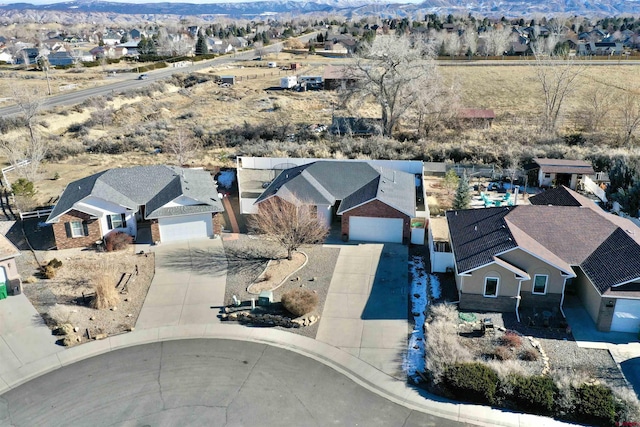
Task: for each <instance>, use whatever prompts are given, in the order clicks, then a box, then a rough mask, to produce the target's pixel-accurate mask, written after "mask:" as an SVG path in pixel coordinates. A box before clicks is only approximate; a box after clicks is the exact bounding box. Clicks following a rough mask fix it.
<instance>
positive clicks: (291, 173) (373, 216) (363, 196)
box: [255, 160, 416, 243]
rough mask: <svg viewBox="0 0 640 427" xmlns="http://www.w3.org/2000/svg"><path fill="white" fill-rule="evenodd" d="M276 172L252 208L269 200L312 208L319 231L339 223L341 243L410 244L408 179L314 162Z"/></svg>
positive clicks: (365, 166) (378, 169)
mask: <svg viewBox="0 0 640 427" xmlns="http://www.w3.org/2000/svg"><path fill="white" fill-rule="evenodd" d="M279 172H280V173H279V174H278V175H277V176H276V177H275V178H274V179H273V180H272V181H271V182H270V183H269V184H268V186H267V187H266V189H265V190H264V191H263V192H262V194H260V196H259V197H258V198H257V200H256V201H255V204H256V205H258V206H259V205H260V203H261V202H263V201H265V200H268V199H269V198H271V197H279V198H280V199H282V200H284V201H287V202H290V203H294V204H300V203H304V204H311V205H314V206H315V207H316V211H317V215H318V221H320V222H321V223H323V224H324V225H326V226H330V225H331V223H332V222H333V220H334V219H338V218H339V220H340V223H341V232H342V236H343V239H344V240H357V241H373V242H392V243H408V242H409V239H410V238H411V220H412V218H414V217H415V216H416V178H415V176H414V175H413V174H411V173H407V172H403V171H400V170H396V169H391V168H387V167H384V166H374V165H372V164H370V163H367V162H358V161H350V162H347V161H338V160H317V161H313V162H311V163H306V164H302V165H298V166H293V167H290V168H287V169H284V170H282V171H279Z"/></svg>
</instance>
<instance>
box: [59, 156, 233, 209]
mask: <svg viewBox="0 0 640 427" xmlns="http://www.w3.org/2000/svg"><path fill="white" fill-rule="evenodd" d="M89 196H94V197H98V198H101V199H104V200H108V201H111V202H113V203H117V204H119V205H121V206H126V207H128V208H131V209H137V208H138V206H143V205H144V206H145V208H146V209H145V213H146V218H147V219H152V218H160V217H165V216H174V215H187V214H193V213H204V212H222V211H223V210H224V209H223V207H222V204H221V203H220V200H219V199H218V191H217V189H216V186H215V183H214V182H213V178H212V177H211V174H210V173H209V172H207V171H204V170H196V169H185V168H179V167H174V166H164V165H154V166H135V167H131V168H118V169H109V170H107V171H103V172H99V173H97V174H94V175H91V176H88V177H85V178H82V179H79V180H77V181H74V182H72V183H71V184H69V185H68V186H67V187H66V188H65V190H64V191H63V193H62V195H61V196H60V200H59V201H58V203H57V204H56V206H55V207H54V209H53V211H52V212H51V214H50V215H49V218H47V222H55V221H56V220H57V218H58V217H60V216H61V215H63V214H64V213H65V212H68V211H69V210H71V209H72V208H73V207H74V205H75V204H76V203H77V202H79V201H81V200H83V199H85V198H87V197H89ZM180 196H186V197H189V198H191V199H194V200H197V201H198V202H199V204H196V205H192V206H176V207H169V208H162V206H164V205H165V204H167V203H168V202H170V201H172V200H175V199H176V198H178V197H180Z"/></svg>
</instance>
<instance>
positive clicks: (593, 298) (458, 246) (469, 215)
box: [446, 187, 640, 333]
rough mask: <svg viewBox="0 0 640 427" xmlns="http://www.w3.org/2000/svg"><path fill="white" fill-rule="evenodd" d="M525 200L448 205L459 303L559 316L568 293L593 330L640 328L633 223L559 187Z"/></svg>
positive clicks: (639, 270)
mask: <svg viewBox="0 0 640 427" xmlns="http://www.w3.org/2000/svg"><path fill="white" fill-rule="evenodd" d="M531 203H532V204H531V205H518V206H513V207H500V208H487V209H471V210H459V211H449V212H447V214H446V218H447V223H448V226H449V232H450V236H451V249H452V252H453V255H454V265H455V277H456V285H457V289H458V293H459V297H460V308H462V309H468V310H480V311H501V312H509V311H513V312H515V313H516V314H518V313H519V310H520V309H521V308H524V307H529V308H539V309H543V310H548V311H549V312H557V313H559V314H562V315H563V312H562V307H563V303H564V299H565V295H566V294H567V290H568V289H569V290H571V291H574V292H575V293H576V294H577V295H578V296H579V298H580V300H581V301H582V303H583V304H584V306H585V308H586V310H587V311H588V312H589V314H590V316H591V318H592V319H593V321H594V322H595V324H596V327H597V328H598V330H600V331H620V332H633V333H637V332H638V331H639V330H640V228H639V227H638V226H636V225H635V224H634V223H633V222H632V221H630V220H628V219H625V218H622V217H618V216H616V215H613V214H610V213H607V212H605V211H603V210H602V209H600V208H599V207H598V205H596V204H595V203H594V202H593V201H591V200H589V199H587V198H585V197H583V196H581V195H579V194H577V193H575V192H574V191H572V190H570V189H568V188H566V187H559V188H556V189H553V190H549V191H548V192H545V193H542V194H540V195H537V196H534V197H531Z"/></svg>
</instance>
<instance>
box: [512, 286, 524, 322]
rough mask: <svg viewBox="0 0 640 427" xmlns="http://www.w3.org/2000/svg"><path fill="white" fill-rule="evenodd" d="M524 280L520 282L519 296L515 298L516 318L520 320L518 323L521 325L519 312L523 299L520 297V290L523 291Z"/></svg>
mask: <svg viewBox="0 0 640 427" xmlns="http://www.w3.org/2000/svg"><path fill="white" fill-rule="evenodd" d="M522 280H523V279H520V280H518V295H516V296H515V297H514V298H515V299H516V317H517V318H518V323H520V313H519V312H518V310H519V309H520V300H521V299H522V297H521V296H520V290H521V289H522Z"/></svg>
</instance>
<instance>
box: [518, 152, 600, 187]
mask: <svg viewBox="0 0 640 427" xmlns="http://www.w3.org/2000/svg"><path fill="white" fill-rule="evenodd" d="M524 169H525V170H526V171H527V176H528V178H529V182H530V183H532V184H533V185H535V186H540V187H558V186H560V185H564V186H566V187H568V188H570V189H572V190H575V189H576V187H577V185H578V182H580V181H581V180H582V178H583V177H584V176H591V175H595V171H594V170H593V167H592V166H591V164H590V163H588V162H585V161H584V160H566V159H546V158H545V159H538V158H534V159H533V162H532V163H530V164H528V165H526V166H525V167H524Z"/></svg>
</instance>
